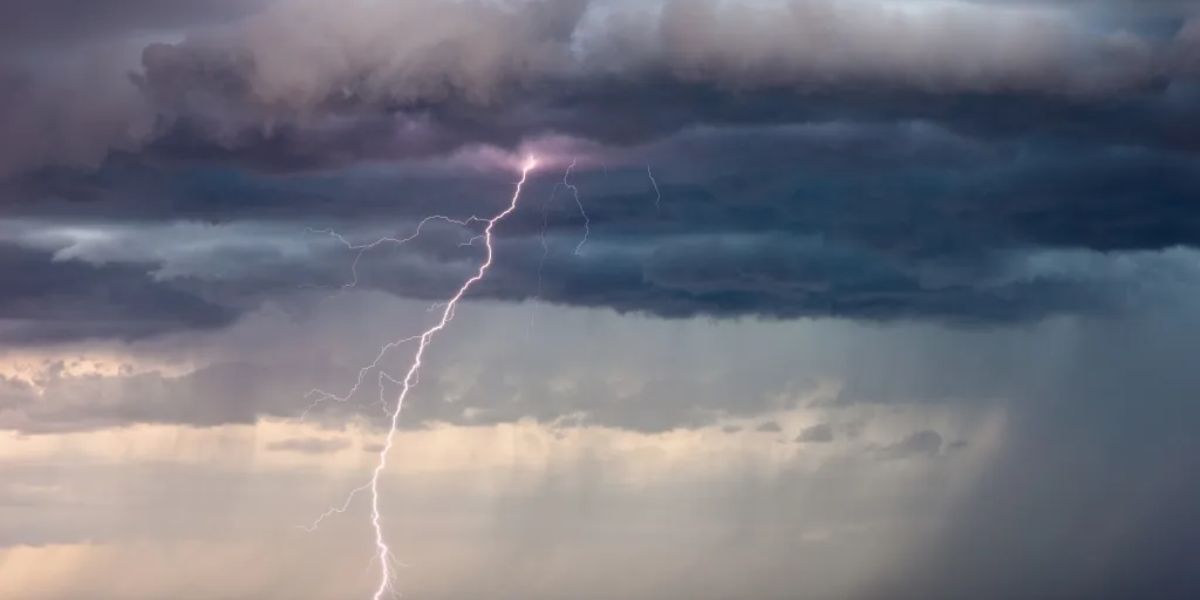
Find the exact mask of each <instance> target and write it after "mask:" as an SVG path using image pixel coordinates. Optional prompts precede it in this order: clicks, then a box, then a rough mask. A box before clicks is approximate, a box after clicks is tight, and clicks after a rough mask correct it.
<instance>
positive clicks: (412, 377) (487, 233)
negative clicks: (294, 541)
mask: <svg viewBox="0 0 1200 600" xmlns="http://www.w3.org/2000/svg"><path fill="white" fill-rule="evenodd" d="M536 166H537V159H536V158H534V157H529V158H527V159H526V160H525V164H524V165H523V166H522V167H521V179H520V181H518V182H517V184H516V190H515V191H514V192H513V195H512V200H511V201H509V204H508V208H505V209H504V210H503V211H501V212H499V213H498V214H496V216H494V217H492V218H491V219H484V220H482V221H483V222H485V223H487V225H486V226H485V227H484V229H483V236H482V238H483V243H484V247H485V258H484V260H483V262H482V263H480V264H479V269H478V270H477V271H476V272H475V275H474V276H472V277H471V278H470V279H468V280H466V281H465V282H463V284H462V287H460V288H458V292H456V293H455V294H454V295H453V296H451V297H450V299H449V300H448V301H447V302H446V304H445V306H444V307H443V309H442V318H441V320H439V321H438V323H437V324H436V325H434V326H432V327H430V328H429V329H426V330H425V332H424V333H422V334H421V335H420V337H418V338H417V350H416V352H415V353H414V354H413V360H412V363H411V364H410V365H409V367H408V372H407V373H405V375H404V379H402V380H401V387H400V393H399V395H398V397H397V398H396V406H395V408H393V409H392V411H391V414H390V415H389V417H390V426H389V427H388V432H387V435H386V436H385V438H384V444H383V448H382V449H380V451H379V461H378V462H377V463H376V464H375V469H374V470H373V471H372V472H371V481H370V483H369V484H368V485H366V486H363V487H366V488H368V489H369V490H370V492H371V525H372V527H374V529H375V549H376V558H378V559H379V569H380V574H379V587H378V588H376V590H375V595H374V596H373V600H380V599H381V598H383V596H384V594H385V593H387V592H388V590H390V589H391V586H392V571H391V563H390V562H389V560H390V559H391V554H392V553H391V549H390V548H389V547H388V544H387V540H386V539H385V538H384V535H383V517H382V515H381V514H380V512H379V478H380V476H381V475H382V474H383V472H384V470H385V469H387V464H388V463H387V459H388V453H389V452H390V451H391V449H392V443H393V441H394V440H395V437H396V429H397V427H398V425H399V424H400V412H401V410H402V409H403V408H404V399H405V397H407V396H408V392H409V390H411V389H412V388H413V386H414V385H415V384H416V381H417V377H418V374H419V372H420V370H421V360H422V358H424V356H425V349H426V348H428V347H429V342H430V340H432V339H433V336H435V335H437V333H438V332H440V331H441V330H443V329H445V328H446V325H448V324H449V323H450V321H451V320H453V319H454V311H455V309H456V308H457V307H458V301H459V300H462V297H463V296H465V295H466V293H467V291H468V290H470V289H471V287H472V286H474V285H475V284H476V283H478V282H479V281H480V280H482V279H483V278H484V276H485V275H487V272H488V269H489V268H490V267H491V266H492V259H493V257H494V250H493V248H492V230H493V229H494V228H495V227H496V224H497V223H499V222H500V221H501V220H503V219H504V218H505V217H507V216H508V215H510V214H512V212H513V211H515V210H516V209H517V202H518V201H519V200H520V198H521V188H522V186H524V185H525V180H526V179H527V178H528V177H529V172H530V171H531V170H533V168H534V167H536ZM361 489H362V488H359V489H357V490H355V491H354V492H351V498H348V499H347V501H346V504H343V505H342V507H339V508H340V509H341V510H337V509H333V512H343V511H344V510H345V508H344V507H345V506H347V505H348V504H349V502H350V500H351V499H352V497H353V496H354V495H355V494H357V493H359V491H360V490H361ZM329 514H332V513H331V512H327V513H326V514H325V515H322V518H324V516H328V515H329ZM319 522H320V519H318V520H317V523H319ZM315 525H316V524H314V526H315Z"/></svg>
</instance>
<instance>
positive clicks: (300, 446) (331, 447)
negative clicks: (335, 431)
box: [267, 437, 350, 454]
mask: <svg viewBox="0 0 1200 600" xmlns="http://www.w3.org/2000/svg"><path fill="white" fill-rule="evenodd" d="M349 447H350V440H348V439H346V438H319V437H305V438H288V439H286V440H281V441H278V442H271V443H270V444H267V450H274V451H277V452H298V453H300V454H330V453H333V452H337V451H339V450H343V449H345V448H349Z"/></svg>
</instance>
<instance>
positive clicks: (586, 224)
mask: <svg viewBox="0 0 1200 600" xmlns="http://www.w3.org/2000/svg"><path fill="white" fill-rule="evenodd" d="M577 160H578V159H572V160H571V164H570V165H567V170H566V171H565V172H564V173H563V180H562V185H563V187H565V188H567V189H568V190H571V195H572V196H574V197H575V205H576V206H578V207H579V214H580V215H581V216H582V217H583V239H581V240H579V245H578V246H575V254H576V255H578V254H579V251H580V250H582V249H583V245H584V244H586V243H587V241H588V236H589V235H591V233H592V221H591V219H589V218H588V215H587V211H585V210H583V202H582V201H580V200H579V188H577V187H575V184H572V183H568V182H567V178H568V177H570V176H571V169H574V168H575V163H576V161H577Z"/></svg>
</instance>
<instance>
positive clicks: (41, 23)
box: [0, 0, 270, 50]
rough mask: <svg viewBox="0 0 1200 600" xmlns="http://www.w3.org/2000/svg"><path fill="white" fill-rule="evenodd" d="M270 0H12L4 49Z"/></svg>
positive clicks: (136, 30) (131, 30)
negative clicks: (86, 0)
mask: <svg viewBox="0 0 1200 600" xmlns="http://www.w3.org/2000/svg"><path fill="white" fill-rule="evenodd" d="M269 1H270V0H105V1H104V2H76V1H74V0H10V1H8V2H5V3H4V6H3V7H0V48H6V49H10V50H12V49H20V48H33V49H40V50H45V49H49V48H53V47H55V46H62V45H72V44H80V43H86V42H89V41H95V40H96V39H97V38H105V37H113V36H118V35H131V34H134V35H136V34H142V33H147V32H153V31H156V30H171V29H183V28H190V27H195V26H197V25H208V24H214V23H219V22H222V21H228V20H231V19H235V18H237V17H241V16H245V15H247V14H250V13H252V12H254V11H256V10H257V9H260V8H261V7H262V6H264V5H265V4H267V3H268V2H269Z"/></svg>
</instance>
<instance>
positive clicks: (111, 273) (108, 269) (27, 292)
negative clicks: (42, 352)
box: [0, 244, 233, 343]
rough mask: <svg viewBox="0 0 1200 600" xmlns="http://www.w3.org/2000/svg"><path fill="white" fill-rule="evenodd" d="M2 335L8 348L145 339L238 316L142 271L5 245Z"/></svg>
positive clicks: (0, 248) (1, 250)
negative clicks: (94, 339) (81, 340)
mask: <svg viewBox="0 0 1200 600" xmlns="http://www.w3.org/2000/svg"><path fill="white" fill-rule="evenodd" d="M0 271H2V272H3V273H4V274H5V285H4V289H3V291H0V314H2V315H3V321H0V337H3V339H5V340H6V341H8V342H17V343H21V342H32V341H40V342H44V341H55V340H62V339H77V338H86V337H120V338H137V337H144V336H147V335H153V334H158V333H164V332H169V331H175V330H180V329H195V328H211V327H216V326H220V325H224V324H227V323H229V322H230V320H231V319H232V317H233V312H232V311H230V310H227V309H225V308H223V307H221V306H219V305H216V304H212V303H210V302H207V301H205V300H203V299H202V298H200V297H198V296H194V295H191V294H188V293H186V292H183V291H180V290H178V289H175V288H173V287H171V286H170V285H166V284H163V283H160V282H157V281H155V280H154V279H153V278H151V277H150V276H149V275H148V274H147V272H146V268H145V267H144V266H143V267H142V268H139V267H138V266H134V265H108V266H92V265H86V264H81V263H78V262H53V261H52V260H51V259H50V256H49V254H47V253H42V252H36V251H32V250H29V249H25V248H21V247H16V246H11V245H7V244H0Z"/></svg>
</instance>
